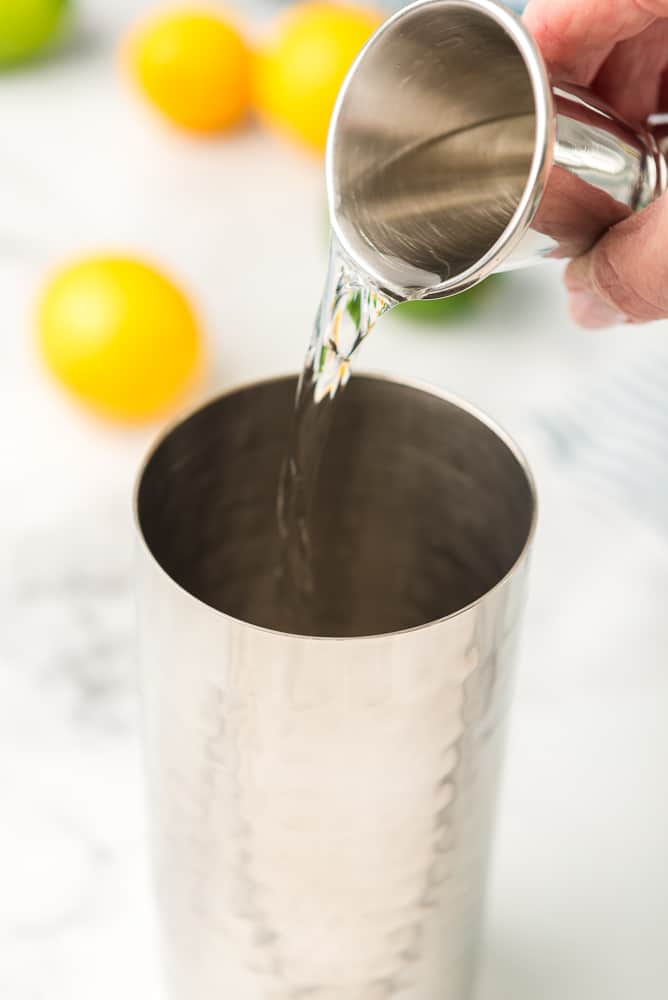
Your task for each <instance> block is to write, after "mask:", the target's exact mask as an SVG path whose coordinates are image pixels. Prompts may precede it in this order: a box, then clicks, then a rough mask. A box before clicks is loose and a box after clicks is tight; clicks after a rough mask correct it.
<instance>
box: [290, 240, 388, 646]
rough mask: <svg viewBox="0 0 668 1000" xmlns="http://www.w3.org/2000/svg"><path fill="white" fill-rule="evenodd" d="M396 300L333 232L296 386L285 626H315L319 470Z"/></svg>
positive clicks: (299, 629)
mask: <svg viewBox="0 0 668 1000" xmlns="http://www.w3.org/2000/svg"><path fill="white" fill-rule="evenodd" d="M392 305H395V303H394V302H393V301H391V300H390V299H388V298H385V297H384V296H382V295H381V294H380V293H379V292H378V291H377V290H376V289H374V288H372V287H371V286H370V285H369V284H368V283H367V282H366V281H365V280H364V278H362V277H361V276H360V275H359V274H358V273H356V272H355V270H354V268H353V267H352V265H351V264H350V263H349V261H347V260H346V258H345V256H344V254H343V253H342V251H341V250H340V248H339V246H338V244H337V242H336V240H335V239H334V238H332V242H331V248H330V255H329V267H328V270H327V278H326V281H325V288H324V293H323V296H322V301H321V303H320V308H319V310H318V313H317V315H316V320H315V324H314V328H313V334H312V337H311V341H310V343H309V347H308V351H307V352H306V358H305V360H304V367H303V369H302V372H301V375H300V378H299V382H298V386H297V394H296V397H295V409H294V418H293V425H292V432H291V437H290V443H289V447H288V452H287V456H286V459H285V461H284V463H283V467H282V470H281V478H280V483H279V488H278V501H277V509H278V528H279V534H280V539H281V558H280V566H279V580H278V585H279V586H280V588H281V593H282V600H281V604H282V606H283V616H284V621H283V622H282V629H283V631H290V632H305V633H312V632H313V627H314V625H313V615H312V605H313V597H314V591H315V586H316V583H315V579H314V567H313V554H312V547H311V536H310V530H309V520H310V512H311V507H312V503H313V497H314V493H315V489H316V485H317V480H318V471H319V469H320V466H321V464H322V462H323V461H326V460H327V438H328V436H329V432H330V429H331V425H332V418H333V415H334V412H335V407H336V405H337V404H338V401H339V398H340V395H341V392H342V390H343V389H344V388H345V386H346V384H347V382H348V379H349V378H350V375H351V368H352V365H353V362H354V360H355V358H356V355H357V354H358V352H359V350H360V347H361V346H362V344H363V342H364V340H365V339H366V337H367V336H368V335H369V333H370V332H371V330H372V329H373V326H374V324H375V323H376V320H377V319H378V318H379V317H380V316H382V315H383V313H384V312H386V311H387V310H388V309H390V308H391V306H392Z"/></svg>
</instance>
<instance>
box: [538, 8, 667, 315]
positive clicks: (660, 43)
mask: <svg viewBox="0 0 668 1000" xmlns="http://www.w3.org/2000/svg"><path fill="white" fill-rule="evenodd" d="M524 20H525V22H526V24H527V26H528V27H529V29H530V30H531V32H532V33H533V35H534V37H535V38H536V41H537V42H538V45H539V46H540V49H541V51H542V53H543V56H544V57H545V60H546V62H547V64H548V67H549V69H550V71H551V73H552V74H553V75H554V77H555V78H556V79H561V80H567V81H569V82H571V83H578V84H581V85H583V86H587V87H591V88H592V89H593V90H594V91H595V92H596V93H597V94H599V95H600V96H601V97H602V98H603V99H604V100H606V101H607V102H608V104H610V105H611V106H612V107H613V108H614V109H615V110H616V111H617V112H618V113H619V114H620V115H621V116H622V117H624V118H626V119H627V120H628V121H629V122H631V123H635V124H638V125H640V124H642V123H643V122H644V121H645V120H646V119H647V117H648V115H650V114H652V113H655V112H657V111H668V0H530V3H529V4H528V6H527V8H526V10H525V13H524ZM566 287H567V289H568V292H569V296H570V307H571V313H572V315H573V318H574V319H575V320H576V322H578V323H580V324H581V325H582V326H587V327H603V326H609V325H611V324H613V323H622V322H631V323H643V322H646V321H647V320H653V319H660V318H662V317H666V316H668V195H664V196H663V197H662V198H660V199H658V200H657V201H656V202H654V203H653V204H652V205H650V206H649V207H648V208H646V209H644V210H643V211H642V212H639V213H638V214H637V215H633V216H631V217H630V218H628V219H625V220H624V221H623V222H619V223H617V225H615V226H613V227H612V228H611V229H609V230H608V232H607V233H605V234H604V235H603V236H602V237H601V239H600V240H599V241H598V242H597V243H596V244H595V246H594V247H593V248H592V249H591V250H590V251H588V252H587V253H586V254H584V255H583V256H582V257H578V258H576V259H575V260H573V261H571V263H570V264H569V266H568V269H567V271H566Z"/></svg>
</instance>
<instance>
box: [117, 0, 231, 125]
mask: <svg viewBox="0 0 668 1000" xmlns="http://www.w3.org/2000/svg"><path fill="white" fill-rule="evenodd" d="M128 56H129V64H130V69H131V72H132V74H133V76H134V77H135V79H136V81H137V83H138V84H139V86H140V88H141V89H142V90H143V91H144V93H145V94H146V95H147V96H148V98H149V99H150V100H151V101H152V103H153V104H154V105H155V106H156V107H157V108H159V109H160V111H162V113H163V114H164V115H166V116H167V118H169V119H171V121H173V122H175V123H176V124H177V125H181V126H182V127H183V128H186V129H190V130H192V131H194V132H216V131H220V130H222V129H226V128H230V127H231V126H233V125H236V124H237V123H238V122H239V121H240V120H241V119H242V118H243V117H244V115H245V114H246V112H247V110H248V105H249V101H250V76H251V71H250V54H249V50H248V48H247V46H246V44H245V42H244V40H243V38H242V37H241V35H240V34H239V32H238V31H237V29H236V28H235V27H234V26H233V25H232V24H231V23H230V22H229V21H227V20H226V19H224V18H223V17H221V16H220V15H219V14H218V13H217V12H216V11H213V10H209V9H207V8H201V9H199V8H184V9H182V10H170V11H167V12H163V13H159V14H154V15H153V16H152V17H151V18H149V20H147V21H145V22H144V23H142V24H141V25H140V26H139V27H138V28H137V29H136V30H135V32H134V35H133V36H132V37H131V39H130V43H129V47H128Z"/></svg>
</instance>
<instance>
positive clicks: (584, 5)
mask: <svg viewBox="0 0 668 1000" xmlns="http://www.w3.org/2000/svg"><path fill="white" fill-rule="evenodd" d="M661 16H668V0H586V2H583V0H530V2H529V5H528V6H527V8H526V10H525V12H524V20H525V22H526V24H527V26H528V28H529V30H530V31H531V32H532V33H533V35H534V37H535V38H536V41H537V42H538V45H539V46H540V48H541V51H542V53H543V55H544V57H545V61H546V62H547V64H548V66H549V67H550V69H551V70H552V72H553V73H554V74H555V75H557V76H560V77H561V78H562V79H565V80H570V81H572V82H573V83H580V84H585V85H588V84H590V83H591V82H592V80H593V79H594V77H595V76H596V74H597V73H598V71H599V70H600V68H601V66H602V65H603V63H604V62H605V60H606V59H607V57H608V56H609V55H610V53H611V52H612V50H613V48H614V47H615V45H616V44H617V43H618V42H623V41H625V40H626V39H627V38H633V36H634V35H637V34H639V33H640V32H641V31H644V30H645V28H647V27H648V26H649V25H650V24H652V22H653V21H654V20H655V18H657V17H661Z"/></svg>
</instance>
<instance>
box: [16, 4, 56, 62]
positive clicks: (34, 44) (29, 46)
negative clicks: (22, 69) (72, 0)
mask: <svg viewBox="0 0 668 1000" xmlns="http://www.w3.org/2000/svg"><path fill="white" fill-rule="evenodd" d="M68 6H69V4H68V0H0V66H8V65H11V64H12V63H19V62H23V60H25V59H30V58H31V57H32V56H36V55H38V54H39V53H40V52H41V51H42V50H43V49H44V48H46V46H47V45H48V44H49V42H51V41H53V39H54V38H55V36H56V34H57V32H58V29H59V28H60V26H61V24H62V22H63V19H64V15H65V11H66V10H67V8H68Z"/></svg>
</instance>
